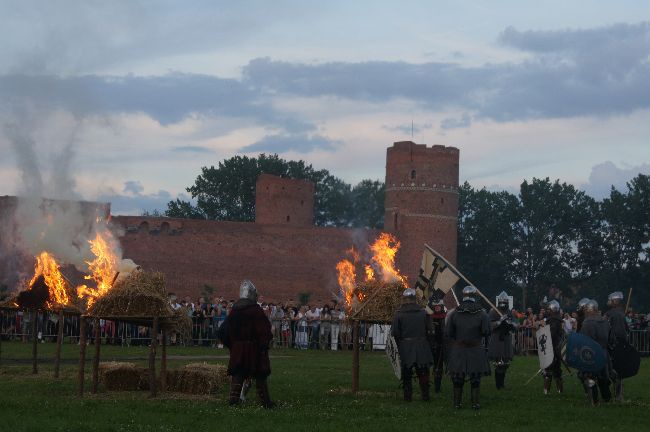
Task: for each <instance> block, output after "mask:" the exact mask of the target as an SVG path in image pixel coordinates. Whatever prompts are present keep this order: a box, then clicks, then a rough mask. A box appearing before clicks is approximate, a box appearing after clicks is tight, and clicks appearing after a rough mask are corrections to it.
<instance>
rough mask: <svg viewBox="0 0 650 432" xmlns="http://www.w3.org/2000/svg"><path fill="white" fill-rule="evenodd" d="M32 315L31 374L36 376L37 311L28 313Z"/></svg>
mask: <svg viewBox="0 0 650 432" xmlns="http://www.w3.org/2000/svg"><path fill="white" fill-rule="evenodd" d="M30 313H31V315H32V374H33V375H36V374H38V334H37V333H38V311H37V310H36V309H33V310H31V311H30Z"/></svg>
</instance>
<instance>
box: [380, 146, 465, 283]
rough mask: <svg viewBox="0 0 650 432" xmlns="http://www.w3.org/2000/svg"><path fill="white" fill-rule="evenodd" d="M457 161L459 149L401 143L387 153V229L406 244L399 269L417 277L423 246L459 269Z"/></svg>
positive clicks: (400, 254) (385, 217)
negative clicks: (425, 245)
mask: <svg viewBox="0 0 650 432" xmlns="http://www.w3.org/2000/svg"><path fill="white" fill-rule="evenodd" d="M458 162H459V151H458V149H457V148H455V147H445V146H443V145H434V146H432V147H427V146H426V144H415V143H413V142H411V141H400V142H396V143H394V144H393V146H392V147H389V148H388V149H387V151H386V204H385V212H386V213H385V216H384V230H385V231H388V232H390V233H393V234H395V235H396V236H397V238H398V239H399V240H400V241H401V242H402V247H401V249H400V251H399V253H398V256H397V263H398V266H399V269H400V270H401V271H402V273H404V274H405V275H406V276H407V277H408V279H409V281H414V280H415V279H416V278H417V275H418V271H419V268H420V262H421V261H422V251H423V249H424V244H425V243H426V244H428V245H429V246H431V247H433V248H434V249H436V250H437V251H438V252H440V253H441V254H442V255H443V256H444V257H445V258H446V259H448V260H449V261H450V262H451V263H453V264H456V250H457V229H458Z"/></svg>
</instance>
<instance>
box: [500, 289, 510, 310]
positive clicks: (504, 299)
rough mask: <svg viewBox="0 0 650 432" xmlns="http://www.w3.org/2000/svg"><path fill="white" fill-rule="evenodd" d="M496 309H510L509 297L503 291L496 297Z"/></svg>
mask: <svg viewBox="0 0 650 432" xmlns="http://www.w3.org/2000/svg"><path fill="white" fill-rule="evenodd" d="M497 307H498V308H499V309H507V308H509V307H510V296H508V293H506V292H505V291H502V292H501V294H499V295H498V296H497Z"/></svg>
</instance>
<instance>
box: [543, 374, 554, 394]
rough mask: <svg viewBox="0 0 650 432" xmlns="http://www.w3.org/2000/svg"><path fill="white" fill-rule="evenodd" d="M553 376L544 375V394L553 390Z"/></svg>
mask: <svg viewBox="0 0 650 432" xmlns="http://www.w3.org/2000/svg"><path fill="white" fill-rule="evenodd" d="M552 380H553V378H551V377H550V376H545V377H544V394H548V393H549V392H550V391H551V381H552Z"/></svg>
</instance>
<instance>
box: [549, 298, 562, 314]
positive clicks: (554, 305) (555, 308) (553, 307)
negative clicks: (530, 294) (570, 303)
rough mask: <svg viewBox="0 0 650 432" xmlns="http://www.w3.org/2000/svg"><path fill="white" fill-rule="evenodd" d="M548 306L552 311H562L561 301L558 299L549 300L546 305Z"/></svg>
mask: <svg viewBox="0 0 650 432" xmlns="http://www.w3.org/2000/svg"><path fill="white" fill-rule="evenodd" d="M546 308H547V309H548V310H549V311H551V312H554V313H555V312H559V311H560V303H558V302H557V300H551V301H550V302H548V304H547V305H546Z"/></svg>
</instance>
